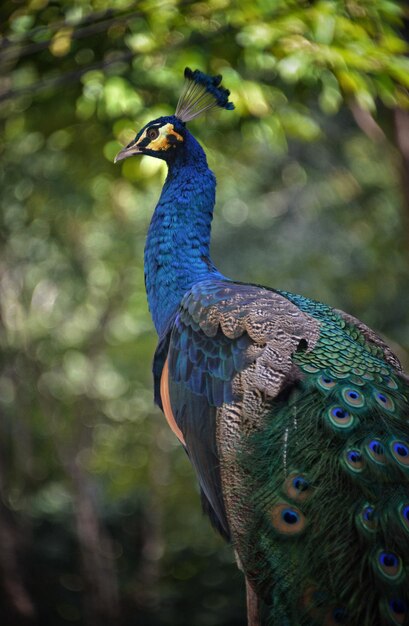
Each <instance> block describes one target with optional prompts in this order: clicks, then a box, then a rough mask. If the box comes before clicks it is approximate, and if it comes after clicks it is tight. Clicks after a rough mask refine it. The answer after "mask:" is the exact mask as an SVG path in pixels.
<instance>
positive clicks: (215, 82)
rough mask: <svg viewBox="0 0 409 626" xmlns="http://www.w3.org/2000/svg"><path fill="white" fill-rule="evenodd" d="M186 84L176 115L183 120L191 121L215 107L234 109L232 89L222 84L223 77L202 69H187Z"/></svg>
mask: <svg viewBox="0 0 409 626" xmlns="http://www.w3.org/2000/svg"><path fill="white" fill-rule="evenodd" d="M185 79H186V82H185V86H184V89H183V92H182V94H181V96H180V98H179V102H178V105H177V107H176V111H175V115H176V117H178V118H179V119H180V120H181V121H182V122H189V121H190V120H193V119H194V118H195V117H198V116H199V115H201V114H202V113H204V112H205V111H208V110H209V109H213V108H214V107H221V108H222V109H228V110H230V111H231V110H232V109H234V104H233V103H232V102H229V95H230V91H229V90H228V89H225V88H224V87H222V86H221V85H220V83H221V82H222V77H221V75H220V74H219V75H218V76H209V75H208V74H204V73H203V72H201V71H200V70H194V71H193V70H191V69H190V68H189V67H187V68H186V69H185Z"/></svg>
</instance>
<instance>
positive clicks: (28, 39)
mask: <svg viewBox="0 0 409 626" xmlns="http://www.w3.org/2000/svg"><path fill="white" fill-rule="evenodd" d="M404 11H405V7H404V5H403V4H402V3H399V2H395V1H385V0H365V1H362V0H361V1H360V2H354V1H335V0H333V1H329V0H328V1H318V2H307V1H305V2H299V1H297V2H295V1H292V0H276V1H270V2H264V1H263V2H261V1H260V2H254V0H244V1H243V2H240V3H239V5H238V3H235V2H233V1H230V0H209V1H208V2H206V3H204V2H193V1H189V0H186V1H184V2H176V1H172V0H163V1H162V2H154V1H150V0H146V1H144V2H142V3H140V2H139V3H131V2H126V1H124V0H122V1H121V2H116V3H115V8H112V7H111V6H110V5H109V4H108V3H107V2H105V1H103V0H100V1H99V2H94V1H88V0H77V1H76V2H75V3H70V2H63V1H62V0H60V1H58V2H53V3H51V2H48V1H47V0H30V2H28V1H27V2H19V1H16V2H5V3H3V4H2V6H1V7H0V17H1V19H0V24H1V26H0V67H1V75H0V119H1V124H2V139H3V141H2V142H1V145H0V151H1V155H2V169H1V171H0V178H1V199H0V203H1V243H2V247H1V258H0V296H1V298H0V315H1V325H0V343H1V346H2V360H1V370H0V402H1V414H0V434H1V438H0V440H1V446H0V454H1V458H0V491H1V501H2V507H1V508H0V544H1V546H2V549H1V550H0V587H1V589H0V595H1V603H0V617H1V618H2V619H3V621H5V623H7V624H11V623H13V620H14V622H15V623H16V624H22V623H24V622H26V623H34V622H35V621H37V622H38V623H41V624H45V623H52V624H53V625H59V624H61V625H62V624H66V623H67V622H71V623H74V624H84V625H85V624H86V625H87V626H88V625H90V624H93V623H96V624H104V623H105V622H106V623H110V624H111V623H116V624H120V623H124V624H125V623H126V624H127V625H131V624H133V623H135V624H141V623H142V624H147V625H152V626H153V625H155V626H156V625H159V624H160V625H163V626H165V625H174V624H178V625H180V626H183V625H184V624H189V625H193V626H196V625H197V626H211V625H212V624H214V625H216V624H217V625H218V626H221V625H222V626H233V625H234V626H236V625H239V624H243V616H244V610H243V604H240V602H243V601H244V594H242V596H241V597H240V596H239V594H238V592H237V589H238V588H239V586H240V585H242V581H241V578H240V575H239V573H238V572H237V571H236V568H235V565H234V563H233V557H232V554H231V552H230V550H229V548H228V547H226V546H224V545H223V544H222V542H221V540H220V539H219V538H218V537H217V536H216V535H215V534H214V533H213V531H212V530H211V529H210V527H209V525H208V523H207V521H206V520H204V519H202V517H201V514H200V510H199V504H198V497H197V494H196V488H195V485H194V480H193V479H192V474H191V470H190V467H189V464H188V462H187V460H186V459H185V458H184V455H183V452H182V451H181V450H180V449H179V448H178V445H177V443H176V442H175V441H174V440H173V438H172V435H171V434H170V433H168V431H167V428H166V426H165V425H164V424H163V420H162V418H161V416H160V415H158V413H157V411H156V410H155V409H154V408H153V404H152V389H151V376H150V366H149V362H150V359H151V355H152V353H153V349H154V344H155V336H154V333H153V330H152V326H151V323H150V320H149V316H148V311H147V305H146V301H145V294H144V287H143V267H142V256H143V245H144V238H145V233H146V229H147V225H148V222H149V218H150V215H151V211H152V209H153V207H154V205H155V200H156V198H157V195H158V193H159V190H160V186H161V184H162V181H163V177H164V170H163V168H162V166H161V164H160V163H158V162H156V161H153V160H149V159H147V158H145V157H144V158H142V159H141V160H137V159H133V160H132V159H131V160H129V161H125V162H124V164H123V165H122V170H120V169H118V166H116V167H115V166H114V165H113V163H112V159H113V156H114V155H115V153H116V152H117V151H118V150H119V148H120V146H121V145H123V144H125V143H126V142H127V141H129V139H130V138H131V137H132V136H133V135H134V133H135V129H138V128H139V127H140V126H141V125H143V124H144V123H145V122H146V121H147V120H148V119H151V118H152V117H153V116H155V115H157V114H164V113H166V112H169V113H170V112H172V110H173V106H174V104H175V102H176V100H177V97H178V93H179V89H180V86H181V77H182V72H183V69H184V67H185V66H186V65H190V66H194V67H195V66H197V67H200V68H202V69H205V70H208V71H211V72H214V73H215V72H219V71H220V72H222V73H223V74H224V78H225V83H226V85H228V87H229V88H230V89H231V90H232V99H233V100H234V102H235V104H236V107H237V111H236V114H220V115H219V116H214V117H213V118H212V117H209V118H207V119H206V120H204V119H202V120H199V121H198V122H197V123H196V124H193V125H192V127H193V132H195V134H196V136H197V137H198V138H200V140H201V141H203V142H205V144H206V150H207V152H208V155H209V160H210V163H211V166H212V167H213V169H214V170H215V171H216V174H217V177H218V181H219V195H218V211H217V215H216V220H215V229H214V245H213V254H214V257H215V261H216V262H217V264H218V265H219V266H220V267H221V269H222V270H223V271H224V272H226V273H227V274H230V275H232V276H233V277H236V278H240V279H242V280H250V281H255V282H261V283H262V282H264V283H267V284H274V285H275V286H277V287H281V288H285V289H289V290H292V291H295V292H302V293H305V294H306V295H309V296H311V297H316V298H319V299H322V300H324V301H327V302H328V303H330V304H333V305H336V306H338V307H341V308H344V309H347V310H349V311H351V312H352V313H354V314H356V315H357V316H359V317H361V318H363V319H364V320H365V321H367V322H368V323H369V324H371V325H372V326H374V327H376V328H378V329H379V330H380V331H382V332H384V333H385V334H387V335H388V340H389V341H392V342H393V343H394V348H395V349H396V350H397V351H398V352H399V353H400V354H401V355H403V358H405V350H407V349H408V346H409V320H408V318H407V311H408V299H409V296H408V294H409V288H408V287H409V284H408V282H409V280H408V275H409V273H408V249H407V246H408V239H407V219H408V218H407V216H405V212H404V210H403V207H404V203H403V202H402V197H403V189H404V188H403V187H402V186H401V185H400V167H401V163H402V155H403V156H404V158H406V164H407V158H408V152H407V142H406V139H405V137H406V133H405V132H403V131H402V130H401V129H402V124H405V123H406V122H405V120H407V113H406V111H407V109H408V105H409V98H408V87H409V84H408V83H409V79H408V77H409V60H408V58H407V56H406V55H407V51H408V44H407V42H406V41H405V33H404V30H403V18H404ZM394 116H396V125H395V126H394V123H393V118H394ZM394 129H395V130H394ZM396 129H397V132H396ZM405 193H406V198H409V190H408V188H406V191H405ZM406 205H407V206H408V207H409V201H407V202H406ZM227 251H228V253H227ZM294 251H295V253H294ZM406 363H407V361H406Z"/></svg>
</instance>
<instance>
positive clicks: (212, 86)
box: [115, 67, 234, 163]
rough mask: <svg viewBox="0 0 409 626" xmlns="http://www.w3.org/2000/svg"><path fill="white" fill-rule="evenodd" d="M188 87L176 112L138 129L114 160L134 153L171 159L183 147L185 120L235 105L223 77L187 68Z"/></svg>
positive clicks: (180, 99)
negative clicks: (211, 110)
mask: <svg viewBox="0 0 409 626" xmlns="http://www.w3.org/2000/svg"><path fill="white" fill-rule="evenodd" d="M185 79H186V83H185V88H184V90H183V92H182V95H181V96H180V98H179V102H178V105H177V107H176V111H175V115H169V116H166V117H159V118H158V119H156V120H153V121H152V122H149V123H148V124H146V126H144V127H143V128H142V130H140V131H139V133H138V134H137V135H136V137H135V139H133V140H132V141H131V142H130V143H129V144H128V145H127V146H126V147H125V148H123V149H122V150H121V151H120V152H119V153H118V154H117V155H116V157H115V163H116V162H117V161H122V160H123V159H126V158H128V157H130V156H133V155H135V154H147V155H149V156H153V157H157V158H159V159H163V160H165V161H168V162H169V161H172V160H173V159H174V158H175V157H176V155H177V154H179V153H180V152H181V151H182V150H183V146H184V144H185V140H186V136H187V134H188V131H187V129H186V122H189V121H190V120H192V119H194V118H195V117H198V116H199V115H201V114H202V113H204V112H205V111H208V110H209V109H213V108H214V107H221V108H222V109H228V110H231V109H234V104H233V103H232V102H229V95H230V92H229V90H228V89H225V88H224V87H222V86H221V84H220V83H221V80H222V77H221V76H220V75H218V76H208V75H207V74H204V73H203V72H201V71H200V70H194V71H192V70H191V69H190V68H188V67H187V68H186V69H185Z"/></svg>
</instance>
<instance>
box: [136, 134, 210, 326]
mask: <svg viewBox="0 0 409 626" xmlns="http://www.w3.org/2000/svg"><path fill="white" fill-rule="evenodd" d="M215 187H216V181H215V177H214V175H213V172H211V171H210V170H209V168H208V166H207V161H206V156H205V153H204V152H203V150H202V148H201V147H200V145H199V144H198V143H197V141H196V140H195V139H194V137H193V136H192V135H190V133H186V136H185V144H184V150H183V152H181V153H180V154H179V155H178V157H177V159H175V160H174V161H172V162H170V163H169V172H168V176H167V178H166V181H165V184H164V186H163V189H162V193H161V196H160V198H159V202H158V204H157V206H156V209H155V212H154V214H153V217H152V220H151V223H150V226H149V231H148V236H147V240H146V246H145V283H146V291H147V294H148V302H149V309H150V312H151V315H152V319H153V322H154V324H155V327H156V330H157V332H158V335H159V336H162V335H163V333H164V331H165V330H166V329H167V327H168V324H169V321H170V320H171V318H172V317H173V315H174V314H175V312H176V310H177V308H178V306H179V304H180V301H181V299H182V297H183V295H184V294H185V293H186V291H188V289H190V288H191V287H192V285H194V284H195V283H196V282H198V281H199V280H203V279H206V278H208V277H209V276H215V275H217V276H221V274H219V273H218V272H217V270H216V269H215V268H214V266H213V264H212V263H211V261H210V256H209V244H210V227H211V222H212V218H213V207H214V201H215Z"/></svg>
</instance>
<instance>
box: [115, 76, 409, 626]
mask: <svg viewBox="0 0 409 626" xmlns="http://www.w3.org/2000/svg"><path fill="white" fill-rule="evenodd" d="M186 78H187V85H186V88H185V91H184V94H183V95H182V97H181V99H180V101H179V103H178V107H177V112H176V115H174V116H167V117H162V118H158V119H156V120H154V121H152V122H150V123H149V124H147V125H146V126H145V127H144V128H143V129H142V130H141V131H140V132H139V133H138V134H137V136H136V137H135V140H134V141H133V142H131V143H130V144H129V145H128V146H127V147H126V148H124V149H123V150H122V151H121V152H120V153H119V155H118V157H117V160H121V159H123V158H126V157H128V156H132V155H134V154H148V155H150V156H154V157H157V158H162V159H164V160H165V161H166V162H167V164H168V167H169V174H168V178H167V180H166V182H165V185H164V188H163V191H162V195H161V197H160V199H159V202H158V205H157V207H156V209H155V213H154V215H153V218H152V222H151V225H150V228H149V232H148V237H147V243H146V248H145V281H146V289H147V295H148V302H149V306H150V310H151V313H152V318H153V321H154V324H155V327H156V330H157V332H158V337H159V342H158V347H157V350H156V353H155V357H154V364H153V374H154V384H155V401H156V403H157V404H158V405H159V406H160V408H161V409H162V410H163V411H164V413H165V416H166V419H167V421H168V423H169V425H170V427H171V428H172V430H173V432H174V433H175V434H176V436H177V437H178V438H179V440H180V442H181V444H182V445H183V447H184V449H185V450H186V452H187V454H188V456H189V458H190V461H191V463H192V465H193V467H194V469H195V471H196V474H197V477H198V480H199V484H200V490H201V497H202V503H203V508H204V510H205V512H206V513H207V515H208V516H209V517H210V520H211V522H212V523H213V525H214V526H215V527H216V528H217V530H218V531H219V532H220V533H221V535H222V536H223V537H225V538H226V539H227V540H228V541H231V543H232V545H233V547H234V550H235V552H236V555H237V561H238V564H239V567H240V568H241V569H242V570H243V572H244V574H245V577H246V580H247V582H248V584H249V586H250V589H251V590H252V591H251V592H250V595H251V594H253V595H255V596H257V599H258V602H259V603H260V605H261V609H262V611H261V614H260V615H259V614H258V612H257V609H254V606H255V605H254V606H253V608H252V609H251V610H249V624H250V626H258V625H259V624H260V623H261V622H263V623H266V624H274V626H324V625H325V626H332V625H336V624H344V625H349V626H378V625H379V626H381V625H382V626H384V625H385V626H387V625H398V626H400V625H403V624H408V623H409V585H408V571H409V482H408V477H409V423H408V418H409V380H408V378H407V377H406V376H405V374H404V373H403V372H402V368H401V365H400V363H399V360H398V359H397V357H396V356H395V355H394V354H393V352H392V351H391V349H390V348H389V347H388V346H387V345H386V344H385V343H384V342H383V341H382V340H381V339H380V338H379V337H378V336H377V335H376V333H374V332H373V331H372V330H371V329H369V328H368V327H367V326H365V324H363V323H362V322H360V321H359V320H357V319H355V318H353V317H352V316H350V315H348V314H346V313H344V312H343V311H339V310H334V309H331V308H330V307H328V306H326V305H324V304H321V303H319V302H315V301H313V300H309V299H308V298H304V297H302V296H297V295H294V294H290V293H287V292H285V291H278V290H274V289H269V288H266V287H263V286H260V285H252V284H246V283H239V282H236V281H231V280H229V279H228V278H227V277H225V276H224V275H223V274H221V273H220V272H219V271H218V270H217V269H216V268H215V266H214V265H213V263H212V261H211V260H210V255H209V241H210V227H211V220H212V213H213V205H214V194H215V179H214V176H213V174H212V172H210V170H209V169H208V167H207V162H206V157H205V154H204V152H203V150H202V148H201V147H200V145H199V144H198V143H197V142H196V140H195V139H194V138H193V136H192V135H191V134H190V133H189V132H188V130H187V129H186V126H185V124H186V122H187V121H189V120H190V119H193V118H194V117H197V116H198V115H199V114H200V113H202V112H203V111H204V110H207V109H209V108H212V107H214V106H219V107H222V108H225V109H231V108H232V104H231V103H230V102H229V100H228V97H229V93H228V91H227V90H225V89H224V88H223V87H221V85H220V82H221V77H219V76H217V77H209V76H207V75H205V74H203V73H201V72H199V71H198V70H195V72H192V71H191V70H188V71H187V72H186ZM250 604H251V603H250Z"/></svg>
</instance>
